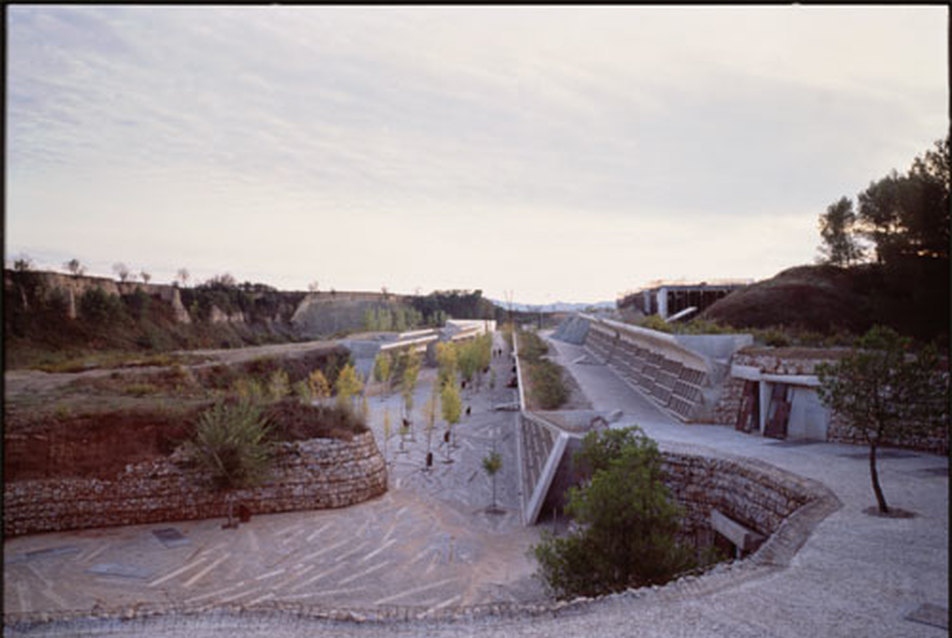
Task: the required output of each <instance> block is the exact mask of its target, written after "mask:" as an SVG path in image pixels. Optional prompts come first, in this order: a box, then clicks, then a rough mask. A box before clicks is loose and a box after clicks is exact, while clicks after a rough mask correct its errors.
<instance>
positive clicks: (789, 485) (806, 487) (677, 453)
mask: <svg viewBox="0 0 952 638" xmlns="http://www.w3.org/2000/svg"><path fill="white" fill-rule="evenodd" d="M658 448H659V450H660V451H661V458H662V468H663V469H664V472H665V474H666V480H665V484H666V485H667V486H668V488H669V489H670V490H671V495H672V497H673V498H674V499H675V500H677V501H678V503H679V504H680V505H681V507H682V508H683V509H684V517H683V519H682V524H683V531H684V533H685V535H688V536H696V535H697V534H698V533H704V532H706V531H707V530H710V528H711V522H710V518H711V511H712V510H714V509H717V510H718V511H720V512H721V513H723V514H725V515H727V516H729V517H730V518H732V519H733V520H735V521H737V522H738V523H741V524H743V525H744V526H746V527H748V528H750V529H751V530H752V531H755V532H757V533H758V534H761V535H763V536H770V535H772V534H773V533H774V532H776V531H777V530H778V529H779V528H780V526H781V524H782V523H783V522H784V520H785V519H787V518H788V517H789V516H790V515H792V514H793V513H794V512H796V511H797V510H798V509H799V508H801V507H802V506H804V505H806V504H807V503H810V502H811V501H814V500H816V499H817V498H818V497H819V495H820V494H823V493H824V492H825V490H821V489H819V488H820V486H819V484H817V483H816V482H815V481H811V480H809V479H805V478H803V477H800V476H797V475H795V474H791V473H789V472H785V471H783V470H781V469H779V468H777V467H774V466H772V465H769V464H767V463H763V462H761V461H757V460H756V459H751V458H739V457H738V458H732V457H728V456H724V455H721V454H716V455H713V454H708V453H705V452H703V451H700V450H697V449H694V448H692V447H691V446H686V445H683V444H680V445H675V444H671V443H661V444H659V445H658Z"/></svg>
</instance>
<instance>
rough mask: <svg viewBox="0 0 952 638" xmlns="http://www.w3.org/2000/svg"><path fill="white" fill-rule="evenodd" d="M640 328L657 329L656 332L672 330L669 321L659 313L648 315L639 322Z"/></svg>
mask: <svg viewBox="0 0 952 638" xmlns="http://www.w3.org/2000/svg"><path fill="white" fill-rule="evenodd" d="M641 327H642V328H647V329H648V330H657V331H658V332H674V328H673V327H672V326H671V324H670V323H668V322H667V321H665V320H664V319H662V318H661V317H660V315H648V316H647V317H645V318H644V319H643V320H642V322H641Z"/></svg>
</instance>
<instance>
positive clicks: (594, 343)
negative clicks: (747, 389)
mask: <svg viewBox="0 0 952 638" xmlns="http://www.w3.org/2000/svg"><path fill="white" fill-rule="evenodd" d="M553 336H554V337H555V338H557V339H559V338H560V339H562V340H563V341H567V342H568V343H573V344H576V345H582V344H584V348H585V351H586V353H587V354H588V355H589V357H590V361H591V362H592V363H596V364H599V365H607V366H609V367H611V368H612V369H613V370H615V371H616V372H617V373H618V374H619V375H620V376H621V377H622V378H623V379H624V380H625V382H627V383H628V384H630V385H631V386H632V387H633V388H636V389H637V390H638V391H639V392H642V393H643V394H644V395H645V396H646V397H647V398H648V399H649V400H650V401H652V402H653V403H654V404H655V405H657V406H658V407H659V408H661V409H662V410H663V411H665V412H667V413H669V414H670V415H671V416H673V417H675V418H676V419H679V420H681V421H685V422H703V421H710V420H711V417H712V415H713V411H714V407H715V405H716V404H717V402H718V400H719V399H720V393H721V389H722V386H723V382H724V380H725V379H726V377H727V375H728V373H729V371H730V359H731V356H732V355H733V354H734V353H735V352H736V351H738V350H740V349H741V348H743V347H745V346H748V345H751V344H752V343H753V337H752V336H751V335H746V334H738V335H673V334H667V333H663V332H658V331H656V330H648V329H646V328H641V327H638V326H632V325H630V324H626V323H621V322H619V321H612V320H610V319H600V318H598V317H595V316H592V315H585V314H579V315H577V316H576V317H573V318H572V319H570V320H568V321H566V322H565V323H564V324H563V326H560V327H559V329H558V330H557V331H556V333H555V334H554V335H553Z"/></svg>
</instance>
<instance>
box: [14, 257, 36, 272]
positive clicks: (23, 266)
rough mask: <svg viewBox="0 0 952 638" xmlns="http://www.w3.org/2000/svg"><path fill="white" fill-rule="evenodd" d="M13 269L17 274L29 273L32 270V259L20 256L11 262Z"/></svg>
mask: <svg viewBox="0 0 952 638" xmlns="http://www.w3.org/2000/svg"><path fill="white" fill-rule="evenodd" d="M13 269H14V270H15V271H17V272H29V271H30V270H33V259H32V258H30V256H29V255H23V254H21V255H20V256H19V257H17V258H16V259H14V260H13Z"/></svg>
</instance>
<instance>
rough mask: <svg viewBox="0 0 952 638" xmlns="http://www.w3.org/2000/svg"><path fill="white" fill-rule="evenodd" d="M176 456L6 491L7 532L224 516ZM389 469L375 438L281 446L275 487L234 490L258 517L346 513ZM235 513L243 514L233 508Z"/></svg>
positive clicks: (379, 490) (371, 493) (202, 481)
mask: <svg viewBox="0 0 952 638" xmlns="http://www.w3.org/2000/svg"><path fill="white" fill-rule="evenodd" d="M183 460H184V459H183V455H182V453H181V451H180V450H179V451H176V453H175V454H173V455H172V456H171V457H166V458H161V459H157V460H152V461H146V462H144V463H139V464H136V465H130V466H127V467H126V470H125V471H124V472H123V473H122V474H120V475H119V476H118V477H116V479H115V480H99V479H78V478H77V479H68V478H67V479H42V480H28V481H17V482H13V483H7V484H6V485H5V486H4V513H3V531H4V534H6V535H8V536H15V535H18V534H31V533H37V532H49V531H61V530H67V529H83V528H91V527H107V526H112V525H137V524H144V523H157V522H163V521H176V520H187V519H199V518H211V517H224V516H226V515H227V508H228V505H227V501H226V499H225V495H224V494H223V493H222V492H220V491H216V490H215V489H213V488H212V487H211V486H210V485H209V484H208V482H207V479H206V478H205V476H204V475H203V474H202V473H201V472H200V471H199V470H197V469H194V468H189V467H187V466H186V464H184V463H183V462H182V461H183ZM386 490H387V469H386V464H385V462H384V459H383V456H382V455H381V454H380V452H379V450H378V449H377V445H376V443H375V441H374V438H373V434H372V433H370V432H366V433H364V434H360V435H357V436H355V437H354V438H353V440H351V441H342V440H336V439H311V440H309V441H300V442H294V443H282V444H281V451H280V453H279V455H278V460H277V463H276V466H275V468H274V471H273V473H272V478H271V480H270V481H268V482H266V483H264V484H262V485H261V486H259V487H256V488H253V489H245V490H238V491H236V492H235V501H234V502H235V504H236V506H237V505H239V504H240V505H244V506H245V507H247V508H248V510H249V511H250V512H251V513H252V514H268V513H276V512H287V511H294V510H308V509H325V508H335V507H345V506H348V505H353V504H356V503H360V502H362V501H365V500H367V499H370V498H373V497H375V496H378V495H380V494H383V493H384V492H385V491H386ZM235 511H236V512H237V509H236V510H235Z"/></svg>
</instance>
